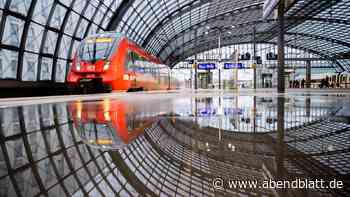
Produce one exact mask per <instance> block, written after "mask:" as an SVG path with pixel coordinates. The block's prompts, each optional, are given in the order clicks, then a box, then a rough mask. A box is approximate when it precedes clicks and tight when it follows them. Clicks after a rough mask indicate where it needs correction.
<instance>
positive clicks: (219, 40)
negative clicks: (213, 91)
mask: <svg viewBox="0 0 350 197" xmlns="http://www.w3.org/2000/svg"><path fill="white" fill-rule="evenodd" d="M218 48H219V65H218V71H219V90H220V89H221V30H219V38H218Z"/></svg>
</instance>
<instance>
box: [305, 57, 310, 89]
mask: <svg viewBox="0 0 350 197" xmlns="http://www.w3.org/2000/svg"><path fill="white" fill-rule="evenodd" d="M305 85H306V88H311V61H310V60H308V61H306V84H305Z"/></svg>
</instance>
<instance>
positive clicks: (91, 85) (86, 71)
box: [67, 33, 121, 92]
mask: <svg viewBox="0 0 350 197" xmlns="http://www.w3.org/2000/svg"><path fill="white" fill-rule="evenodd" d="M120 39H121V36H120V34H118V33H105V34H96V35H92V36H89V37H87V38H86V39H84V40H83V41H82V42H81V43H80V45H79V47H78V49H77V52H76V54H75V57H74V59H73V63H72V68H71V70H70V72H69V74H68V77H67V81H68V83H69V84H70V85H71V86H72V87H74V88H78V89H80V90H83V91H84V92H87V91H89V90H93V92H95V91H105V90H111V82H112V81H113V80H114V77H115V75H114V74H113V66H112V65H114V62H113V61H114V60H113V59H115V58H116V53H117V49H118V43H119V41H120Z"/></svg>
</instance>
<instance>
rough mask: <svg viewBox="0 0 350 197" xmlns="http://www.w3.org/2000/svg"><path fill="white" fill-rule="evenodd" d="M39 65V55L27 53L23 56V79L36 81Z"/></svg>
mask: <svg viewBox="0 0 350 197" xmlns="http://www.w3.org/2000/svg"><path fill="white" fill-rule="evenodd" d="M37 67H38V55H36V54H32V53H25V54H24V58H23V71H22V80H23V81H36V73H37Z"/></svg>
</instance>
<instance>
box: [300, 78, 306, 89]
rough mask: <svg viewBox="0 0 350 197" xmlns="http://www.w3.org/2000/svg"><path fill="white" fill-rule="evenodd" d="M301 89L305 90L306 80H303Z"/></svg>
mask: <svg viewBox="0 0 350 197" xmlns="http://www.w3.org/2000/svg"><path fill="white" fill-rule="evenodd" d="M301 88H305V80H304V78H303V79H302V80H301Z"/></svg>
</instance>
